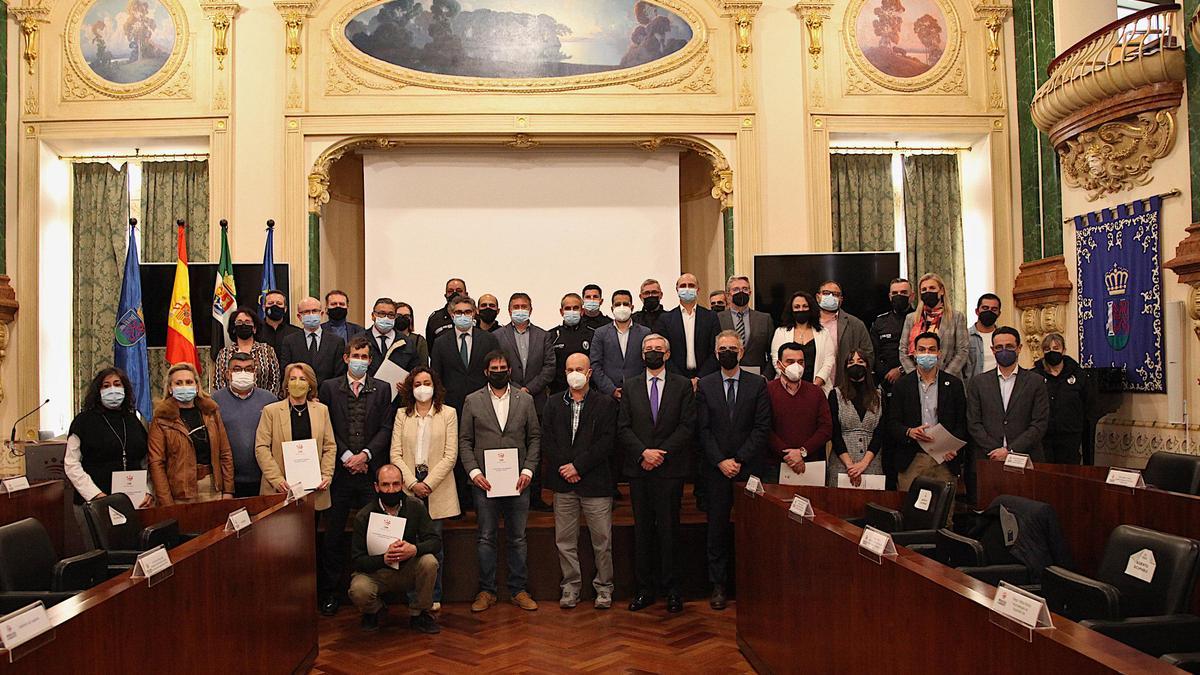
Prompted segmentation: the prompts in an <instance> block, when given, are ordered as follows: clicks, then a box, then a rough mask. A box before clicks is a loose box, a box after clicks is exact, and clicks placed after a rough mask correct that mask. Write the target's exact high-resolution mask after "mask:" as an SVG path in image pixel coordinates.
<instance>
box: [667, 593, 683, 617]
mask: <svg viewBox="0 0 1200 675" xmlns="http://www.w3.org/2000/svg"><path fill="white" fill-rule="evenodd" d="M667 611H668V612H670V613H672V614H678V613H680V612H682V611H683V598H681V597H679V596H678V595H668V596H667Z"/></svg>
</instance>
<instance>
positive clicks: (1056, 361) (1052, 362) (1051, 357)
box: [1042, 352, 1063, 368]
mask: <svg viewBox="0 0 1200 675" xmlns="http://www.w3.org/2000/svg"><path fill="white" fill-rule="evenodd" d="M1042 358H1043V359H1045V361H1046V365H1048V366H1054V367H1055V368H1057V367H1058V366H1061V365H1062V362H1063V353H1062V352H1046V355H1045V356H1043V357H1042Z"/></svg>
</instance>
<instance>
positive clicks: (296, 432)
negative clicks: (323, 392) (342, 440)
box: [254, 363, 337, 511]
mask: <svg viewBox="0 0 1200 675" xmlns="http://www.w3.org/2000/svg"><path fill="white" fill-rule="evenodd" d="M283 386H284V389H286V390H287V394H288V397H287V398H286V399H284V400H282V401H276V402H275V403H272V404H270V405H268V406H266V407H264V408H263V409H262V415H261V416H260V417H259V418H258V431H257V432H256V434H255V437H254V455H255V457H257V458H258V467H259V468H260V469H262V474H263V475H262V485H261V486H260V490H261V494H264V495H272V494H275V493H277V492H287V491H288V483H287V480H286V478H285V475H284V474H285V472H284V462H283V444H284V443H287V442H289V441H301V440H308V439H310V438H311V439H313V440H315V441H316V442H317V449H318V451H319V452H320V453H321V484H320V485H312V486H308V485H305V486H303V488H304V489H306V490H310V491H311V490H316V492H315V493H314V494H315V495H316V497H315V500H314V501H313V508H315V509H316V510H318V511H323V510H325V509H327V508H329V489H328V488H329V482H330V481H331V480H333V467H334V462H335V461H336V455H337V441H336V440H334V437H333V426H332V425H330V423H329V408H327V407H325V405H324V404H323V403H320V402H318V401H317V400H316V399H317V376H316V374H315V373H313V369H312V368H311V367H310V366H309V365H308V364H306V363H293V364H290V365H289V366H288V367H286V368H284V369H283Z"/></svg>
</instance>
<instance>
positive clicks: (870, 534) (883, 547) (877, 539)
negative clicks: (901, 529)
mask: <svg viewBox="0 0 1200 675" xmlns="http://www.w3.org/2000/svg"><path fill="white" fill-rule="evenodd" d="M858 546H859V548H861V549H863V550H865V551H870V552H871V553H874V554H875V555H877V556H885V555H896V544H895V542H893V541H892V535H890V534H888V533H887V532H884V531H883V530H877V529H875V528H873V527H871V526H870V525H868V526H867V527H866V528H865V529H864V530H863V533H862V538H861V539H859V540H858Z"/></svg>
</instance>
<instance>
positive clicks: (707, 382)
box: [66, 274, 1094, 633]
mask: <svg viewBox="0 0 1200 675" xmlns="http://www.w3.org/2000/svg"><path fill="white" fill-rule="evenodd" d="M915 291H916V292H915V293H914V288H913V286H912V284H911V283H909V282H908V281H907V280H904V279H897V280H894V281H893V282H892V283H891V285H890V289H889V301H890V306H891V310H890V311H889V312H887V313H885V314H883V315H881V316H880V317H879V318H878V319H876V320H875V321H874V323H873V325H872V326H871V327H870V328H868V327H867V326H866V325H865V324H864V323H863V322H862V321H861V320H859V319H858V318H856V317H855V316H853V315H851V314H849V313H847V312H846V311H845V310H844V309H843V308H842V303H843V300H844V298H843V294H842V288H841V286H840V285H839V284H838V283H837V282H836V281H828V282H826V283H823V284H821V285H820V287H819V288H817V289H816V294H815V295H813V294H810V293H808V292H807V291H797V292H795V293H793V294H792V296H791V298H790V300H789V302H788V304H787V306H786V307H785V311H784V312H783V314H782V316H781V317H780V321H779V325H778V326H776V324H775V321H774V320H773V319H772V317H770V316H769V315H767V314H764V313H762V312H758V311H755V310H753V309H751V308H750V304H751V297H752V296H751V292H752V291H751V285H750V280H749V279H748V278H746V277H742V276H735V277H731V278H730V279H729V280H728V282H727V284H726V288H725V289H723V291H721V292H719V297H718V293H714V294H713V295H710V296H709V298H710V301H715V300H717V299H719V300H721V301H723V302H724V303H725V309H722V310H720V311H713V310H712V309H711V308H706V307H704V306H701V305H700V304H699V302H698V293H699V287H698V283H697V280H696V277H695V276H694V275H691V274H684V275H682V276H680V277H679V278H678V279H677V280H676V282H675V295H676V297H677V298H678V306H677V307H675V308H673V309H671V310H666V309H665V308H664V307H663V296H664V294H663V289H662V286H661V284H660V283H659V282H658V281H656V280H653V279H648V280H646V281H645V282H643V283H642V284H641V286H640V288H639V290H638V293H637V294H636V296H635V295H634V293H633V292H632V291H629V290H618V291H616V292H614V293H612V294H611V295H610V296H609V297H608V298H607V300H608V301H609V302H610V311H611V316H607V315H605V314H604V312H603V304H604V301H605V297H604V295H603V292H602V290H601V289H600V288H599V287H598V286H596V285H594V284H590V285H588V286H586V287H585V288H584V289H583V291H582V292H581V293H574V292H572V293H567V294H566V295H564V296H563V297H562V299H561V302H560V306H559V309H558V312H559V315H560V317H561V322H560V323H559V324H558V325H557V326H555V327H553V328H551V329H549V330H545V329H543V328H540V327H538V326H536V325H534V324H533V322H532V312H533V303H532V300H531V299H530V297H529V296H528V295H527V294H525V293H513V294H512V295H511V296H510V297H509V299H508V306H507V310H508V315H509V317H510V319H511V320H510V322H509V323H507V324H501V323H500V321H499V310H500V304H499V301H498V299H497V298H496V296H494V295H490V294H483V295H480V296H479V297H478V298H472V297H471V296H470V295H469V294H468V292H467V287H466V283H465V282H464V281H463V280H461V279H451V280H449V281H448V282H447V284H446V286H445V299H446V303H445V306H444V307H442V308H441V309H439V310H438V311H436V312H434V313H433V314H432V315H430V317H429V319H428V321H427V323H426V327H425V334H424V335H420V334H417V333H415V332H414V331H413V327H414V325H415V323H414V317H413V310H412V307H411V306H410V305H408V304H406V303H403V302H396V301H394V300H392V299H390V298H380V299H378V300H377V301H376V302H375V304H374V305H373V306H372V311H371V322H372V323H371V325H370V326H369V327H363V326H359V325H356V324H354V323H351V322H349V321H348V320H347V307H348V305H349V298H348V297H347V295H346V294H345V293H343V292H341V291H330V292H329V293H328V294H326V296H325V302H324V305H322V303H321V301H319V300H317V299H316V298H304V299H302V300H300V301H299V302H298V303H296V316H297V318H298V319H299V320H300V322H301V326H300V327H297V326H294V325H292V324H291V323H290V322H288V321H287V319H286V313H287V309H286V307H287V298H286V296H285V295H284V294H283V293H281V292H278V291H275V292H272V293H270V294H268V295H267V296H266V300H265V312H264V313H265V316H264V317H263V318H261V319H260V317H259V312H258V309H257V308H252V307H242V308H240V309H238V310H237V312H236V313H235V314H234V315H233V317H232V320H231V321H230V323H229V334H230V339H231V341H230V344H229V345H228V346H227V347H225V348H224V349H222V350H221V351H220V352H219V354H218V355H217V357H216V362H217V363H216V372H215V373H214V385H213V386H214V388H215V389H216V390H215V391H214V392H213V393H212V394H211V395H209V394H208V393H207V392H206V390H205V387H204V386H202V383H201V380H200V377H199V374H198V373H197V369H196V367H195V366H194V365H193V364H190V363H177V364H174V365H172V366H171V368H170V369H169V371H168V373H167V377H166V382H165V383H164V389H163V397H162V399H161V400H159V401H157V402H156V404H155V407H154V417H153V419H152V420H150V421H149V424H148V425H146V424H144V422H143V421H142V420H141V419H140V418H139V417H138V416H137V414H136V412H135V406H134V401H133V400H132V396H131V393H132V388H131V387H130V384H129V381H128V378H127V377H126V376H125V374H124V373H123V372H121V371H120V370H118V369H115V368H106V369H104V370H101V371H100V372H99V373H97V374H96V376H95V377H94V379H93V380H92V382H91V386H90V387H89V389H88V392H87V394H86V396H85V399H84V404H83V410H82V412H80V413H79V415H78V416H77V417H76V418H75V420H74V421H73V423H72V425H71V428H70V431H69V436H68V444H67V454H66V471H67V475H68V477H69V478H70V480H71V481H72V483H73V485H74V486H75V489H76V493H77V495H76V497H77V501H78V502H80V503H82V501H85V500H91V499H95V498H97V497H102V496H104V495H105V494H106V493H108V492H110V491H111V489H112V485H111V479H112V473H113V472H114V471H127V470H134V469H138V468H145V469H148V473H149V478H150V494H148V495H147V496H146V498H145V504H144V505H148V504H151V503H155V504H158V505H169V504H173V503H184V502H194V501H203V500H212V499H229V498H233V497H242V496H252V495H257V494H274V493H286V492H289V491H290V490H291V488H292V486H289V484H288V482H287V476H286V471H285V469H284V467H285V461H284V444H285V443H286V442H289V441H296V440H307V439H311V440H313V441H314V442H315V444H316V446H317V448H318V449H319V453H320V473H321V477H322V482H321V483H320V484H319V485H317V486H304V487H305V488H307V489H308V490H313V489H314V488H315V490H314V491H313V495H314V496H313V500H314V505H315V508H316V509H317V510H318V511H324V512H325V534H324V538H323V541H322V550H321V551H320V554H319V565H318V568H319V573H318V585H319V599H320V608H319V609H320V611H321V612H322V613H324V614H327V615H331V614H333V613H336V611H337V610H338V607H339V597H340V595H341V592H340V591H341V590H342V589H340V588H338V585H339V580H340V579H341V577H342V572H343V561H344V558H345V553H344V533H345V530H346V525H347V521H348V520H349V519H350V518H351V517H352V516H353V518H354V520H353V527H352V532H353V535H352V538H351V542H350V551H351V564H352V573H353V574H352V580H351V583H350V587H349V597H350V599H351V600H352V601H353V603H354V604H355V606H356V607H357V608H358V610H359V611H360V612H361V613H362V623H363V627H364V629H367V630H374V629H376V628H378V626H379V622H380V620H381V618H382V616H383V613H384V611H385V607H384V603H383V601H382V599H381V597H382V596H383V595H384V594H385V593H388V592H405V593H408V594H409V604H408V606H409V613H410V615H411V618H410V625H411V626H412V627H413V628H414V629H415V630H419V631H422V632H427V633H434V632H437V631H438V630H439V628H438V626H437V622H436V619H435V615H436V612H437V611H438V609H440V602H441V581H442V570H443V564H442V563H443V560H444V556H443V546H442V529H443V525H444V523H445V521H446V520H447V519H451V518H456V517H458V516H460V514H462V512H463V511H464V510H467V509H473V510H474V511H475V513H476V518H477V524H478V541H477V555H478V565H479V590H478V594H477V596H476V598H475V600H474V602H473V603H472V605H471V609H472V611H474V612H483V611H486V610H487V609H489V608H490V607H492V606H494V605H495V604H496V602H497V601H498V588H497V583H496V567H497V557H498V543H497V542H498V537H497V534H498V530H499V523H500V521H501V520H503V521H504V528H505V534H506V542H507V551H506V554H507V570H508V573H507V579H506V586H507V592H508V600H510V601H511V602H512V603H513V604H515V605H517V606H519V607H521V608H523V609H526V610H535V609H537V603H536V602H535V601H534V600H533V598H532V597H531V596H530V595H529V593H528V590H527V585H526V583H527V565H526V552H527V551H526V549H527V545H526V537H525V529H526V521H527V518H528V514H529V511H530V510H531V508H533V509H546V510H553V512H554V523H555V539H556V544H557V549H558V556H559V562H560V568H561V572H562V581H561V590H562V593H561V597H560V600H559V604H560V606H562V607H564V608H572V607H575V606H576V605H577V604H579V603H580V601H581V597H582V595H583V583H584V580H583V579H582V578H581V571H580V564H579V556H578V539H579V525H580V521H581V519H582V520H583V521H584V522H585V523H586V524H587V527H588V531H589V534H590V539H591V546H592V549H593V554H594V558H595V561H596V576H595V578H594V579H593V580H592V586H593V589H594V591H595V597H594V606H595V607H596V608H597V609H607V608H609V607H611V606H612V594H613V564H612V549H611V533H612V513H613V501H614V498H619V496H620V492H618V491H617V485H618V483H619V482H628V485H629V497H630V500H631V506H632V509H633V515H634V531H635V569H636V593H635V595H634V597H633V599H632V601H631V602H630V604H629V609H630V610H631V611H638V610H641V609H644V608H646V607H648V606H650V605H652V604H654V603H655V602H656V600H657V599H658V598H660V597H665V600H666V608H667V610H668V611H669V612H679V611H682V609H683V606H684V603H683V600H682V597H681V594H680V577H679V568H680V560H679V557H678V553H679V552H678V548H679V546H678V545H679V538H680V508H681V502H682V497H683V493H684V485H685V483H686V482H689V481H690V482H692V483H694V485H695V495H696V499H697V502H698V505H699V506H700V508H701V509H702V510H704V511H705V512H706V513H707V519H708V533H707V545H706V548H707V561H708V575H709V581H710V582H711V584H712V595H711V598H710V605H711V606H712V607H713V608H714V609H723V608H724V607H725V605H726V593H725V588H726V585H727V581H728V575H729V573H730V568H731V567H732V557H733V556H732V551H731V541H730V540H731V536H730V529H731V527H730V515H731V509H732V505H733V497H734V494H735V493H734V490H735V485H736V484H737V483H739V482H741V481H745V480H747V479H748V477H749V476H751V475H755V476H758V477H759V478H760V479H762V480H763V481H764V482H777V481H779V480H780V477H781V474H782V473H785V469H786V473H790V474H803V473H804V472H805V471H806V469H807V470H811V465H812V463H814V462H824V463H825V471H826V474H825V476H824V477H823V479H824V482H825V483H826V484H828V485H830V486H837V485H839V484H845V483H849V484H850V485H851V486H860V485H862V482H863V477H864V476H869V475H884V476H886V477H887V482H888V484H889V487H890V486H892V485H894V486H896V487H898V488H899V489H901V490H905V489H907V488H908V486H909V485H910V484H911V483H912V481H913V480H914V479H915V478H916V477H918V476H931V477H934V478H936V479H939V480H945V481H954V480H956V479H957V477H958V475H959V474H960V472H961V470H962V467H963V466H964V464H967V465H969V459H970V457H971V456H972V455H974V454H975V453H978V456H980V457H982V456H987V457H988V458H990V459H993V460H1003V459H1004V458H1005V457H1006V456H1007V454H1008V453H1010V452H1019V453H1023V454H1028V455H1029V456H1030V457H1031V458H1032V459H1033V461H1034V462H1046V461H1048V462H1069V463H1079V461H1080V446H1081V442H1082V440H1083V438H1084V433H1083V431H1084V429H1085V428H1086V427H1085V426H1084V425H1085V420H1086V419H1087V417H1088V411H1089V410H1091V409H1092V407H1093V406H1094V400H1093V399H1094V395H1093V394H1092V393H1091V389H1090V386H1089V384H1090V380H1089V378H1088V376H1087V374H1086V372H1085V371H1083V370H1082V369H1081V368H1080V367H1079V365H1078V364H1077V363H1076V362H1075V361H1074V360H1072V359H1071V358H1070V357H1069V356H1066V355H1065V353H1064V352H1065V348H1066V344H1065V340H1064V339H1063V338H1062V336H1060V335H1050V336H1047V337H1046V338H1045V339H1044V341H1043V343H1042V347H1043V349H1044V355H1043V356H1042V358H1041V359H1040V360H1038V361H1037V363H1036V364H1035V367H1034V370H1026V369H1023V368H1021V367H1020V366H1019V365H1018V359H1019V355H1020V352H1021V350H1022V345H1021V336H1020V334H1019V333H1018V332H1017V331H1016V330H1015V329H1013V328H1010V327H1004V326H997V320H998V318H999V314H1000V300H999V298H998V297H997V296H995V295H992V294H987V295H984V296H983V297H981V298H980V299H979V302H978V303H977V304H976V309H975V317H976V320H975V321H974V322H973V324H972V325H971V326H970V327H969V328H968V326H967V322H966V317H965V314H964V313H963V312H961V311H958V310H956V309H954V308H952V307H950V306H948V305H947V293H946V288H945V284H944V283H943V282H942V280H941V279H940V278H939V277H938V276H937V275H934V274H927V275H925V276H923V277H922V278H921V279H920V281H919V282H918V284H917V288H916V289H915ZM914 301H915V307H914ZM635 308H636V310H637V311H635ZM385 363H390V364H392V365H389V366H388V368H389V370H392V371H393V372H394V370H395V369H394V368H393V365H394V366H395V367H398V368H399V369H401V370H402V372H404V373H406V375H405V376H404V377H403V380H402V381H400V382H399V383H398V387H397V389H398V391H397V392H396V393H395V395H393V388H392V385H391V384H389V383H388V382H386V381H384V380H381V379H378V378H377V377H375V375H376V373H377V371H378V370H379V369H380V368H381V367H383V366H384V365H385ZM280 364H284V365H283V366H282V367H281V366H280ZM1052 420H1053V421H1052ZM934 425H941V426H942V427H943V428H944V429H945V430H947V431H948V432H950V433H951V434H953V435H954V436H956V437H957V438H959V439H961V440H963V441H965V442H966V445H965V447H964V448H963V449H962V450H960V451H959V452H957V453H951V454H949V455H947V456H945V457H944V458H941V457H939V458H938V459H935V458H934V456H932V455H930V454H929V453H927V452H926V451H925V445H923V444H926V443H928V442H929V441H930V440H931V437H930V435H929V431H930V429H931V428H932V427H933V426H934ZM1050 428H1053V429H1054V431H1053V433H1048V432H1047V431H1048V429H1050ZM490 450H511V451H515V453H516V454H515V458H512V457H510V458H509V459H508V460H507V461H508V463H509V466H510V468H511V470H512V471H513V472H514V473H513V475H514V476H515V483H516V485H515V488H516V490H515V492H516V495H515V496H491V497H489V493H491V492H495V493H497V495H499V494H508V493H509V492H511V491H512V490H511V485H508V486H502V485H499V483H497V484H496V485H493V483H492V480H493V479H494V480H497V481H501V480H506V481H507V480H510V478H509V477H508V473H507V472H506V473H505V474H504V475H503V476H500V475H496V474H493V475H492V476H489V470H491V469H492V468H493V467H490V466H489V457H488V451H490ZM939 459H940V460H941V461H939ZM964 459H966V460H967V461H965V462H964ZM495 466H499V465H495ZM497 471H498V469H497ZM505 487H508V488H509V490H507V491H506V490H505V489H504V488H505ZM543 489H548V490H549V491H550V492H551V493H552V494H553V504H552V505H546V504H545V503H544V501H543V499H542V493H543ZM375 513H380V514H386V515H391V516H399V517H402V518H405V519H406V527H405V531H404V533H403V537H402V538H401V539H398V540H396V542H395V543H393V544H392V545H391V546H390V547H389V548H388V549H387V550H386V551H385V552H384V553H382V554H370V553H368V547H367V545H366V539H367V532H368V529H369V523H370V520H371V515H372V514H375ZM455 564H459V563H457V562H456V563H455Z"/></svg>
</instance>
